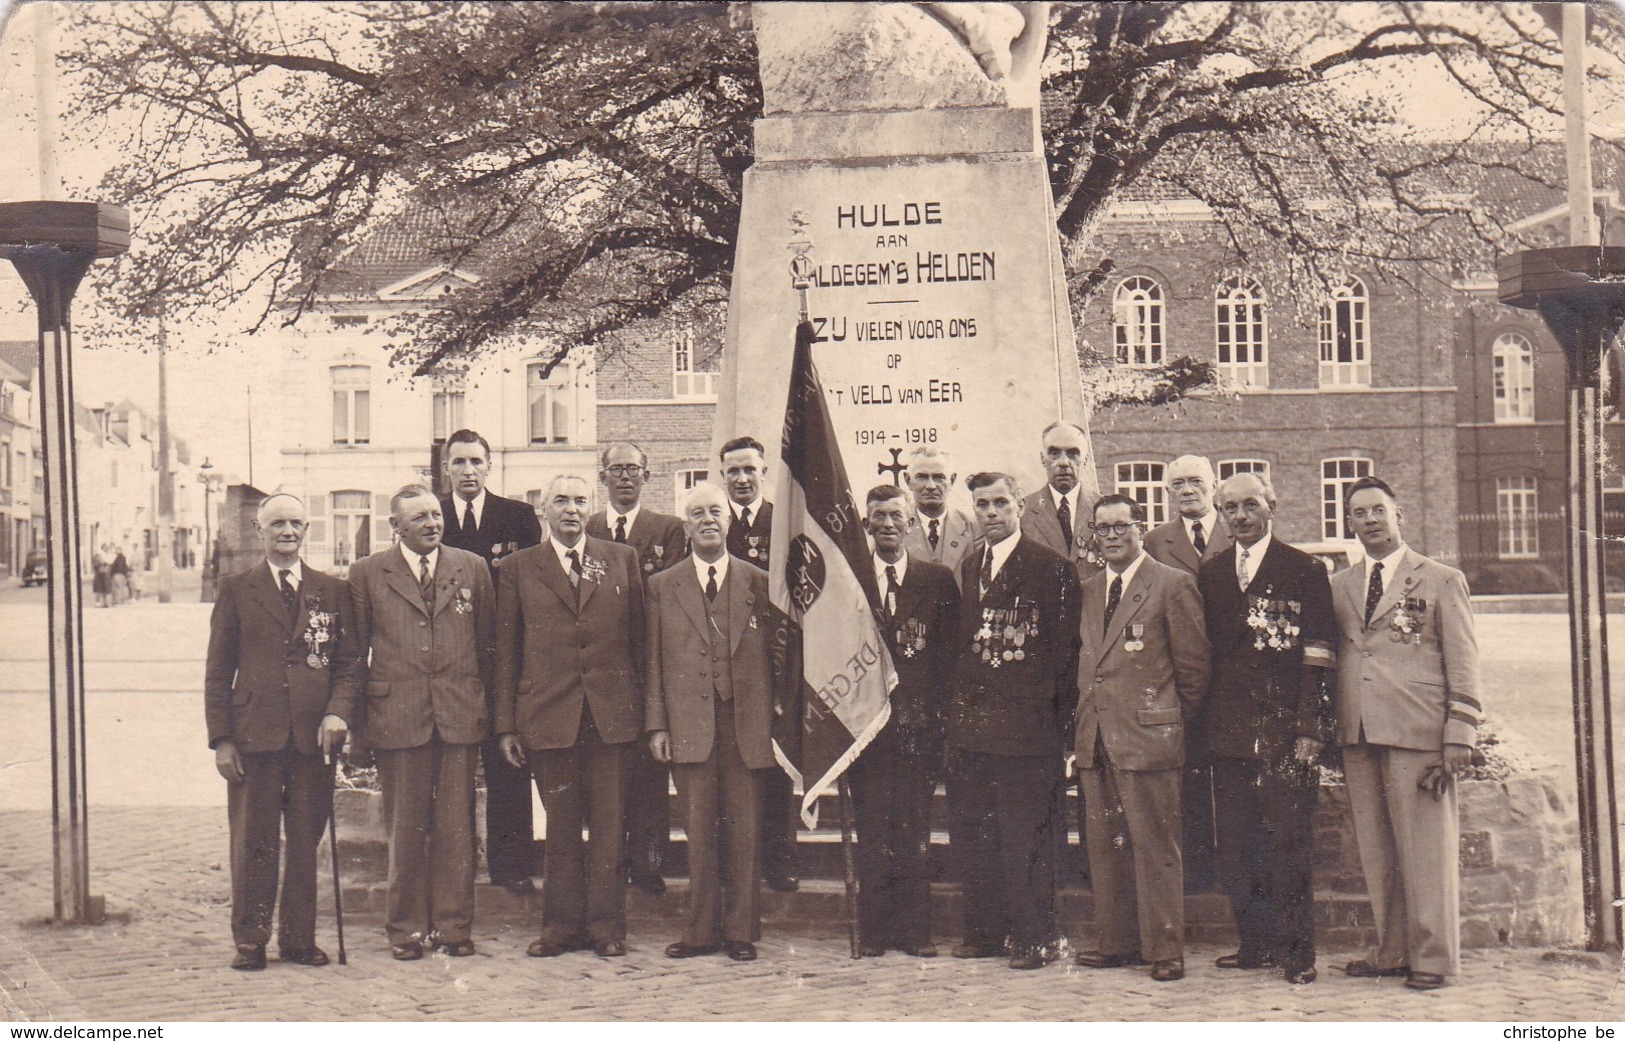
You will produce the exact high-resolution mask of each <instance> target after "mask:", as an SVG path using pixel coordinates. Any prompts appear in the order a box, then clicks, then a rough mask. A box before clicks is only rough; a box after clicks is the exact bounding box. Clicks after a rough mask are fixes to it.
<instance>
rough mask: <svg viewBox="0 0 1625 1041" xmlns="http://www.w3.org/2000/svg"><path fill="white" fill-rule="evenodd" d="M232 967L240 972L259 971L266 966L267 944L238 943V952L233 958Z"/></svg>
mask: <svg viewBox="0 0 1625 1041" xmlns="http://www.w3.org/2000/svg"><path fill="white" fill-rule="evenodd" d="M231 967H232V968H234V969H236V970H237V971H238V972H258V971H260V970H261V969H263V968H265V945H264V944H263V943H240V944H238V945H237V954H236V955H235V956H234V957H233V958H232V959H231Z"/></svg>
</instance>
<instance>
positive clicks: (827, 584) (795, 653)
mask: <svg viewBox="0 0 1625 1041" xmlns="http://www.w3.org/2000/svg"><path fill="white" fill-rule="evenodd" d="M812 342H813V329H812V326H811V325H810V324H809V323H808V322H806V321H803V322H801V323H800V325H798V326H797V327H796V348H795V356H794V358H793V360H792V361H791V364H790V394H789V400H788V401H787V402H786V404H785V409H784V437H783V440H782V442H781V445H780V461H781V466H780V470H779V478H778V483H777V485H776V488H775V495H774V499H773V502H774V507H773V533H772V545H773V556H772V566H771V568H770V570H769V573H768V591H769V594H770V598H771V599H772V601H773V609H774V614H775V618H774V632H773V635H774V648H775V657H776V659H777V664H778V666H779V668H780V670H781V671H780V677H781V692H780V708H781V709H782V710H783V711H782V714H780V715H778V716H777V717H775V719H774V732H773V740H774V754H775V755H776V756H777V758H778V761H779V765H780V766H782V767H783V768H784V771H785V773H787V774H789V775H790V777H791V779H792V780H794V781H798V782H800V784H801V788H802V792H803V794H802V797H801V819H802V820H803V821H805V822H806V824H807V826H808V827H809V828H811V827H815V826H816V822H817V814H816V813H815V812H814V807H815V805H816V803H817V800H818V796H819V795H820V794H821V793H823V792H825V791H828V790H829V788H830V787H831V786H832V785H833V784H834V783H835V781H836V779H837V778H838V777H840V775H841V773H842V771H844V770H845V769H846V768H847V767H848V766H849V765H851V763H852V761H853V760H854V759H856V758H857V757H858V753H859V752H861V751H862V750H863V748H864V746H865V745H867V744H868V743H869V741H870V740H871V739H873V737H874V736H875V735H876V734H878V733H879V732H880V729H881V727H883V726H885V725H886V720H887V719H888V718H890V714H891V701H890V698H889V695H890V694H891V690H892V688H893V687H895V686H896V685H897V670H896V668H895V667H894V666H893V664H892V660H891V654H890V652H889V651H888V650H887V649H886V642H885V640H884V639H882V638H881V634H880V625H879V621H878V608H879V604H880V595H879V590H878V588H877V586H876V584H875V575H874V566H873V565H872V564H871V563H870V555H871V554H870V549H869V542H868V540H867V539H866V538H865V536H864V531H863V512H862V510H861V509H860V508H859V506H858V504H857V503H856V502H854V501H853V499H852V489H851V486H850V485H848V484H847V481H846V468H845V467H844V466H843V465H842V463H841V448H840V445H839V443H838V442H837V441H836V437H835V431H834V428H833V427H832V425H831V423H830V417H829V407H828V405H826V404H825V401H824V388H823V385H822V384H821V383H820V382H819V380H818V370H817V369H816V368H814V367H813V363H812Z"/></svg>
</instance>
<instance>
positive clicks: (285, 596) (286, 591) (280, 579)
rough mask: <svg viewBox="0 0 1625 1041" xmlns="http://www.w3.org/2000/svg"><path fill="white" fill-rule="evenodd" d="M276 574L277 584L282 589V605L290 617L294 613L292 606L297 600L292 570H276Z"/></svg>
mask: <svg viewBox="0 0 1625 1041" xmlns="http://www.w3.org/2000/svg"><path fill="white" fill-rule="evenodd" d="M276 574H277V584H278V585H280V586H281V587H282V604H283V606H284V607H286V608H287V609H288V614H289V615H290V616H291V615H293V613H294V604H295V602H296V601H297V599H298V594H297V593H296V592H295V591H294V588H293V569H292V568H278V569H277V573H276Z"/></svg>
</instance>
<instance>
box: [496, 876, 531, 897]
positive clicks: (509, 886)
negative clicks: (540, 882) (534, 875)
mask: <svg viewBox="0 0 1625 1041" xmlns="http://www.w3.org/2000/svg"><path fill="white" fill-rule="evenodd" d="M495 884H496V885H499V886H501V887H502V888H503V889H506V890H507V891H508V892H510V893H512V894H513V895H514V896H524V895H526V894H527V893H534V892H536V883H535V882H532V881H531V880H530V879H528V878H516V879H514V880H513V881H511V882H497V883H495Z"/></svg>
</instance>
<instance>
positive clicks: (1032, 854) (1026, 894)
mask: <svg viewBox="0 0 1625 1041" xmlns="http://www.w3.org/2000/svg"><path fill="white" fill-rule="evenodd" d="M966 487H967V488H968V489H969V491H970V493H971V503H972V506H973V508H974V511H975V514H976V519H977V522H978V523H979V524H980V525H981V527H982V538H983V540H984V541H985V543H986V548H985V549H984V550H983V552H982V554H981V556H980V557H967V558H966V559H965V560H964V562H963V563H962V564H961V565H960V587H961V589H962V590H963V593H962V597H963V599H962V600H961V602H960V603H961V607H960V612H959V626H958V631H957V638H958V641H959V645H960V653H959V655H958V657H957V658H956V659H955V663H954V671H953V688H952V691H953V692H952V696H951V698H950V701H949V706H948V738H947V745H948V803H949V812H950V817H951V825H950V826H951V832H950V840H951V842H952V846H953V848H954V850H955V852H956V854H957V855H958V856H959V858H960V862H961V864H962V865H963V877H964V880H965V884H964V899H965V930H964V940H963V942H961V943H960V944H959V945H958V946H956V947H955V948H954V950H953V953H954V957H956V958H993V957H998V956H1000V955H1002V954H1004V953H1005V950H1006V941H1008V944H1009V953H1010V967H1011V968H1012V969H1037V968H1042V967H1043V966H1044V965H1046V964H1047V963H1049V962H1050V961H1053V960H1054V958H1055V941H1056V928H1055V854H1056V841H1055V835H1054V829H1055V828H1056V827H1057V823H1058V815H1057V813H1056V809H1057V804H1058V800H1059V797H1060V791H1061V784H1062V768H1061V764H1062V758H1061V757H1062V749H1063V748H1064V747H1065V743H1066V740H1067V738H1068V737H1069V735H1070V733H1071V722H1072V708H1073V705H1074V703H1075V701H1076V697H1077V693H1076V692H1077V687H1076V684H1077V671H1076V670H1077V662H1078V610H1079V594H1078V575H1077V571H1076V570H1075V569H1074V568H1073V566H1072V564H1071V562H1069V561H1068V560H1067V559H1066V558H1065V557H1063V556H1061V555H1060V554H1058V553H1055V552H1053V551H1051V550H1049V549H1047V548H1045V547H1044V546H1042V545H1040V544H1039V543H1038V542H1037V541H1035V540H1034V539H1032V538H1030V537H1028V536H1025V535H1023V534H1022V533H1021V530H1020V527H1019V524H1020V518H1021V512H1022V500H1021V490H1020V488H1019V486H1018V485H1017V484H1016V480H1015V478H1013V477H1011V476H1009V475H1008V474H1002V473H979V474H973V475H972V476H971V477H970V479H969V480H968V481H967V482H966Z"/></svg>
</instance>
